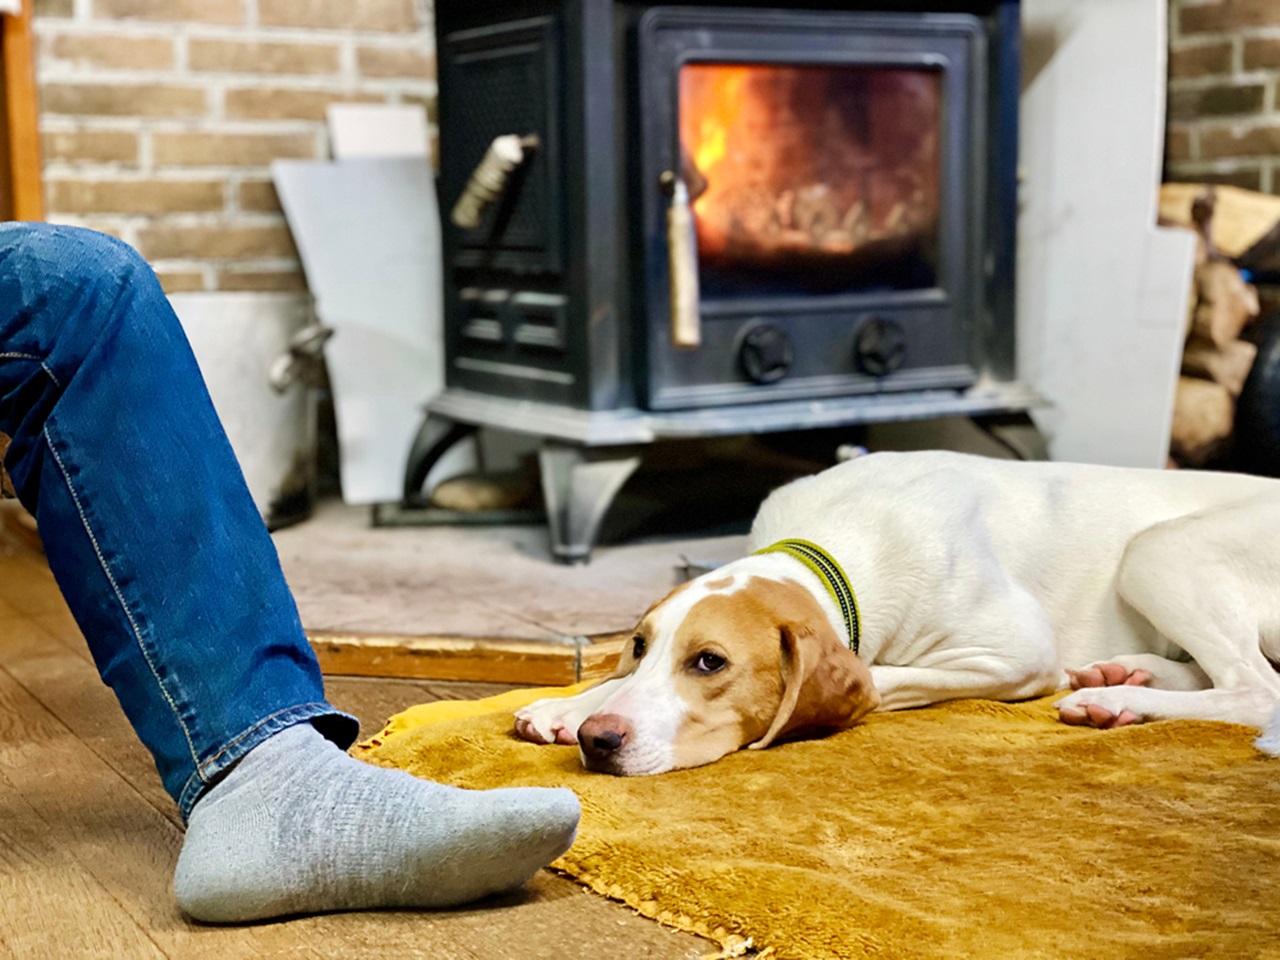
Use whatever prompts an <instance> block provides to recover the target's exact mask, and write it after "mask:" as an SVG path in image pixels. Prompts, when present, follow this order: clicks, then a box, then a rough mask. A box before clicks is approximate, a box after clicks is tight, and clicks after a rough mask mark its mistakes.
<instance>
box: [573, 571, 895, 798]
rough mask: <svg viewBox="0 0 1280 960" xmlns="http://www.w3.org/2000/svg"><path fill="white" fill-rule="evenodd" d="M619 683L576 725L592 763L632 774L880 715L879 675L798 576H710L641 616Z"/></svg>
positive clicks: (597, 767)
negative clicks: (876, 678) (876, 676)
mask: <svg viewBox="0 0 1280 960" xmlns="http://www.w3.org/2000/svg"><path fill="white" fill-rule="evenodd" d="M614 676H615V677H618V678H622V681H623V682H622V683H620V684H618V685H617V688H616V690H615V691H614V692H613V694H612V695H611V696H610V697H609V699H608V700H606V701H605V702H604V703H603V704H602V705H601V706H600V709H599V710H597V711H596V713H594V714H593V715H592V716H590V717H588V718H587V719H586V720H585V721H584V722H583V724H582V725H581V727H580V728H579V730H578V743H579V745H580V746H581V748H582V758H583V763H584V764H586V766H587V767H588V768H589V769H592V770H598V771H601V772H604V773H614V774H620V775H623V776H634V775H638V774H649V773H662V772H664V771H667V770H675V769H678V768H681V767H696V766H700V765H702V764H704V763H710V762H711V761H713V760H718V759H719V758H720V757H723V756H724V755H725V754H728V753H732V752H733V751H735V750H738V749H740V748H741V747H744V746H748V747H752V748H760V747H766V746H768V745H769V744H770V743H772V742H773V741H774V740H776V739H778V738H779V737H783V736H788V735H791V734H797V733H802V732H805V731H810V730H819V729H824V728H833V727H846V726H849V725H850V724H852V723H854V722H856V721H857V720H859V719H860V718H861V717H863V716H865V715H866V714H867V713H869V712H871V711H872V710H874V709H875V707H876V705H877V704H878V702H879V696H878V695H877V693H876V691H875V687H874V685H873V684H872V681H871V673H870V671H869V670H868V669H867V667H866V665H865V664H863V662H862V661H861V660H859V659H858V657H857V655H856V654H854V653H853V652H852V651H851V650H850V649H849V648H848V646H847V645H846V644H845V642H844V641H843V640H842V639H841V638H840V637H839V636H838V635H837V633H836V631H835V629H834V628H833V627H832V626H831V623H830V621H829V620H828V619H827V616H826V614H825V613H824V612H823V610H822V607H821V606H820V605H819V603H818V602H817V601H816V600H815V599H814V597H813V595H812V594H811V593H810V592H809V591H808V590H806V589H805V588H804V587H802V586H801V585H800V584H798V583H795V582H794V581H791V580H778V579H772V578H767V577H761V576H754V575H750V574H747V573H745V572H743V573H736V574H732V575H726V574H717V573H711V574H707V575H704V576H703V577H700V578H698V579H697V580H694V581H692V582H690V583H688V584H685V585H684V586H682V587H679V588H678V589H676V590H675V591H674V592H672V593H671V594H670V595H669V596H667V597H666V598H665V599H664V600H662V601H660V602H659V603H657V604H655V605H654V606H653V607H652V608H651V609H650V610H649V612H648V613H646V614H645V615H644V617H643V618H642V619H641V620H640V623H639V624H638V625H637V627H636V630H635V634H634V636H633V637H632V638H631V639H630V640H629V642H627V644H626V646H625V649H624V650H623V653H622V658H621V660H620V661H619V663H618V668H617V670H616V671H615V673H614Z"/></svg>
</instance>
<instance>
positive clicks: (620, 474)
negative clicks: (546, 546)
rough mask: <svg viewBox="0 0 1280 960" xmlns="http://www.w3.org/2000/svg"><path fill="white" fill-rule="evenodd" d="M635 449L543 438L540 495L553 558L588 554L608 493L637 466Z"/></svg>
mask: <svg viewBox="0 0 1280 960" xmlns="http://www.w3.org/2000/svg"><path fill="white" fill-rule="evenodd" d="M640 459H641V448H638V447H605V448H588V447H579V446H574V445H573V444H567V443H557V442H556V441H553V440H548V441H546V442H545V443H543V445H542V448H541V449H540V450H539V451H538V466H539V468H540V469H541V473H542V496H543V499H544V501H545V503H546V507H547V519H548V521H549V523H550V526H551V552H552V555H553V556H554V558H555V560H556V562H558V563H569V564H583V563H587V562H588V561H589V560H590V559H591V548H592V547H593V546H594V545H595V539H596V534H597V533H598V532H599V529H600V521H601V520H603V519H604V515H605V513H606V512H607V511H608V509H609V505H610V504H611V503H612V502H613V498H614V496H616V495H617V493H618V491H619V490H620V489H621V488H622V485H623V484H624V483H626V482H627V478H628V477H630V476H631V474H633V473H634V472H635V470H636V467H638V466H640Z"/></svg>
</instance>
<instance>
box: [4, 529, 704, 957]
mask: <svg viewBox="0 0 1280 960" xmlns="http://www.w3.org/2000/svg"><path fill="white" fill-rule="evenodd" d="M0 519H3V518H2V517H0ZM5 530H6V525H5V524H3V523H0V960H38V958H44V957H49V958H57V960H64V958H72V957H74V958H85V957H112V958H130V960H133V958H143V960H145V958H161V957H171V958H175V960H176V958H183V960H192V958H200V957H210V958H233V957H246V958H268V957H311V958H319V957H360V958H379V957H388V958H392V957H394V958H410V957H423V958H431V960H452V958H469V960H477V958H479V960H486V958H508V957H509V958H518V960H534V958H541V957H545V958H556V960H569V958H576V957H582V958H592V960H598V958H622V957H626V958H641V957H653V958H693V957H699V956H703V955H706V954H710V953H715V952H716V950H715V948H714V947H713V946H712V945H711V944H709V943H708V942H706V941H703V940H700V939H698V938H696V937H693V936H689V935H686V934H679V933H674V932H671V931H668V930H666V929H664V928H661V927H659V926H658V925H657V924H655V923H653V922H651V921H648V920H645V919H643V918H641V917H639V916H637V915H635V914H633V913H631V912H630V911H629V910H627V909H626V908H624V907H622V906H619V905H617V904H615V903H611V902H609V901H607V900H604V899H602V898H600V897H597V896H595V895H593V894H590V893H587V892H586V891H584V890H583V889H582V888H580V887H578V886H577V885H575V884H573V883H572V882H570V881H568V880H566V879H563V878H561V877H557V876H553V875H551V874H548V873H546V872H545V871H544V872H543V873H541V874H539V875H538V877H536V878H535V879H534V880H533V881H532V882H531V883H530V884H529V885H528V886H527V887H526V888H525V889H524V890H523V891H522V892H521V893H519V894H518V895H515V896H512V897H509V898H506V899H504V900H502V901H499V902H494V903H489V904H485V905H483V906H478V907H474V908H471V909H465V910H455V911H442V912H421V913H414V912H381V913H365V914H345V915H332V916H322V917H308V918H302V919H296V920H290V921H287V922H281V923H271V924H260V925H256V926H250V927H237V928H215V927H206V926H200V925H197V924H193V923H190V922H188V921H187V920H185V919H184V918H183V916H182V915H181V913H180V912H179V911H178V909H177V907H176V905H175V904H174V901H173V895H172V891H171V889H170V885H171V882H172V875H173V867H174V864H175V862H176V860H177V856H178V850H179V847H180V845H181V843H182V829H181V822H180V820H179V818H178V815H177V811H176V808H175V807H174V805H173V802H172V801H171V800H170V799H169V797H168V796H167V795H166V794H165V793H164V791H163V789H162V788H161V786H160V781H159V778H158V776H157V775H156V772H155V769H154V767H153V766H152V764H151V759H150V757H149V756H148V754H147V753H146V752H145V751H144V750H143V749H142V747H141V746H140V745H139V744H138V742H137V741H136V740H135V739H134V738H133V734H132V731H131V730H130V728H129V726H128V724H127V722H126V721H125V719H124V715H123V714H122V713H121V711H120V709H119V707H118V706H117V704H116V702H115V699H114V697H113V696H112V694H111V692H110V691H109V690H108V689H107V688H106V687H105V686H103V684H102V682H101V681H100V680H99V678H98V675H97V672H96V670H95V669H94V667H93V664H92V661H91V660H90V658H89V654H88V651H87V650H86V648H85V646H84V641H83V639H82V638H81V637H80V635H79V632H78V631H77V629H76V627H75V624H74V622H73V621H72V620H71V617H70V615H69V614H68V612H67V610H66V607H65V606H64V605H63V603H62V600H61V598H60V596H59V594H58V592H57V589H56V587H55V586H54V585H53V581H52V578H51V577H50V575H49V572H48V569H47V567H45V566H44V563H43V560H42V559H41V557H40V555H39V554H38V553H36V552H34V551H33V550H31V549H30V548H29V547H27V546H25V545H24V544H22V543H21V541H20V540H19V539H18V538H16V537H15V536H14V535H13V533H12V531H9V532H5ZM496 689H499V688H494V687H482V686H480V685H477V684H466V685H464V684H443V683H430V682H404V681H384V680H366V679H354V678H353V679H343V678H331V679H330V683H329V693H330V698H331V699H332V700H333V702H334V703H335V704H336V705H337V706H339V707H340V708H342V709H345V710H349V711H351V712H352V713H354V714H355V715H357V716H358V717H360V719H361V722H362V724H363V725H364V729H365V731H366V732H370V731H372V730H373V729H376V727H377V726H378V725H379V724H380V723H381V722H382V721H383V720H384V719H385V718H386V717H387V716H388V715H390V714H391V713H394V712H395V711H397V710H399V709H401V708H403V707H405V706H408V705H410V704H412V703H420V702H423V701H425V700H430V699H436V698H450V697H472V696H477V695H483V694H487V693H490V692H495V691H496Z"/></svg>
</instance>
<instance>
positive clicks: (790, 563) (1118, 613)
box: [516, 452, 1280, 775]
mask: <svg viewBox="0 0 1280 960" xmlns="http://www.w3.org/2000/svg"><path fill="white" fill-rule="evenodd" d="M751 543H752V549H753V550H758V551H760V552H756V553H753V554H752V555H750V556H747V557H745V558H743V559H741V560H737V561H735V562H733V563H730V564H728V565H727V566H724V567H722V568H720V569H719V570H716V571H714V572H712V573H709V574H705V575H703V576H701V577H699V578H698V579H696V580H693V581H691V582H690V583H687V584H685V585H683V586H682V587H680V588H678V589H677V590H675V591H674V592H673V593H672V594H670V595H669V596H668V597H666V598H665V599H664V600H662V601H661V602H659V603H658V604H656V605H655V606H654V607H653V608H651V609H650V610H649V611H648V613H646V614H645V616H644V617H643V618H642V619H641V621H640V623H639V625H638V626H637V628H636V631H635V635H634V637H633V638H632V641H631V642H630V643H629V644H628V645H627V648H626V650H625V651H624V653H623V656H622V659H621V661H620V663H619V665H618V669H617V671H616V672H615V674H614V675H613V677H611V678H610V679H608V680H605V681H603V682H601V683H600V684H599V685H597V686H595V687H593V688H591V689H589V690H587V691H585V692H583V693H581V694H578V695H577V696H575V697H572V698H567V699H549V700H542V701H539V702H537V703H534V704H532V705H531V706H529V707H526V708H525V709H523V710H521V711H520V712H519V713H518V714H517V715H516V731H517V733H518V734H519V735H520V736H522V737H524V738H525V739H528V740H532V741H534V742H539V743H553V742H554V743H568V744H572V743H577V744H579V746H580V748H581V750H582V757H583V762H584V763H585V764H586V765H587V766H588V767H589V768H591V769H595V770H600V771H604V772H609V773H616V774H623V775H633V774H648V773H660V772H662V771H665V770H671V769H675V768H678V767H689V766H696V765H699V764H703V763H709V762H711V761H712V760H715V759H718V758H719V757H722V756H724V755H725V754H727V753H730V752H732V751H734V750H737V749H739V748H740V747H742V746H750V747H764V746H767V745H768V744H769V743H771V742H773V741H774V740H775V739H777V738H779V737H781V736H785V735H790V734H794V733H799V732H803V731H809V730H813V729H819V728H829V727H840V726H848V725H849V724H851V723H853V722H855V721H857V720H858V719H859V718H860V717H862V716H864V715H865V714H866V713H868V712H869V711H871V710H874V709H880V710H901V709H905V708H909V707H919V706H924V705H925V704H929V703H936V702H938V701H941V700H951V699H956V698H960V697H982V698H988V699H993V700H1018V699H1022V698H1026V697H1034V696H1039V695H1044V694H1047V693H1050V692H1052V691H1054V690H1057V689H1061V688H1062V687H1064V686H1066V685H1068V684H1069V685H1070V686H1071V687H1072V688H1074V690H1075V692H1074V693H1071V694H1069V695H1068V696H1066V697H1065V698H1064V699H1063V700H1061V701H1060V702H1059V703H1058V705H1057V706H1058V711H1059V716H1060V718H1061V719H1062V720H1064V721H1065V722H1067V723H1075V724H1091V725H1093V726H1099V727H1112V726H1123V725H1125V724H1128V723H1137V722H1143V721H1149V720H1164V719H1173V718H1200V719H1209V720H1227V721H1232V722H1236V723H1243V724H1248V725H1251V726H1256V727H1262V726H1264V725H1266V724H1267V723H1268V718H1270V717H1272V713H1273V710H1276V709H1277V704H1280V673H1277V668H1276V663H1277V662H1280V481H1275V480H1268V479H1262V478H1258V477H1249V476H1241V475H1235V474H1223V473H1204V472H1192V471H1164V470H1133V469H1118V468H1111V467H1097V466H1085V465H1080V464H1066V463H1012V462H1008V461H998V460H988V459H984V458H980V457H971V456H964V455H961V454H952V453H938V452H930V453H911V454H897V453H878V454H872V455H869V456H866V457H862V458H860V459H856V460H853V461H851V462H849V463H845V464H841V465H840V466H837V467H834V468H832V469H830V470H827V471H825V472H823V473H821V474H819V475H817V476H814V477H808V478H806V479H803V480H798V481H796V482H794V483H792V484H789V485H787V486H785V487H783V488H782V489H780V490H778V491H776V492H775V493H773V494H772V495H771V496H770V497H769V498H768V499H767V500H766V501H765V503H764V505H763V506H762V507H761V508H760V512H759V514H758V515H757V517H756V520H755V523H754V525H753V527H752V531H751ZM1258 744H1259V746H1260V747H1262V748H1263V749H1266V750H1269V751H1270V752H1273V753H1277V754H1280V712H1277V714H1276V718H1275V719H1274V720H1272V721H1271V728H1270V731H1269V732H1268V733H1266V734H1265V735H1264V736H1263V737H1262V738H1261V739H1260V740H1259V741H1258Z"/></svg>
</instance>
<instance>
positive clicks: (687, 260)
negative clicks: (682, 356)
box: [661, 170, 702, 350]
mask: <svg viewBox="0 0 1280 960" xmlns="http://www.w3.org/2000/svg"><path fill="white" fill-rule="evenodd" d="M661 182H662V187H663V189H664V190H665V191H666V193H667V197H668V205H667V259H668V265H669V268H670V270H669V273H670V287H671V345H672V346H673V347H678V348H680V349H682V350H692V349H694V348H695V347H699V346H701V345H702V314H701V309H700V306H699V299H700V294H699V291H698V237H697V234H696V232H695V230H694V223H693V208H692V207H691V206H690V203H689V188H688V187H686V186H685V183H684V181H683V180H682V179H680V177H678V176H676V174H674V173H673V172H672V171H670V170H668V171H666V172H665V173H663V174H662V178H661Z"/></svg>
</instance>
